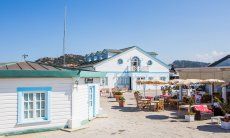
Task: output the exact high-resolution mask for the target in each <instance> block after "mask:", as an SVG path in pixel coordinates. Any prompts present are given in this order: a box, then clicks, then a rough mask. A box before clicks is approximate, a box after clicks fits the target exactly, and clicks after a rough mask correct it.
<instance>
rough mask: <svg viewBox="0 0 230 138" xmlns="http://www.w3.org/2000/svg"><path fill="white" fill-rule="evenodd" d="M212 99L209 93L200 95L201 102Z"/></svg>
mask: <svg viewBox="0 0 230 138" xmlns="http://www.w3.org/2000/svg"><path fill="white" fill-rule="evenodd" d="M211 101H212V96H211V95H209V94H204V95H203V96H202V97H201V102H202V103H210V102H211Z"/></svg>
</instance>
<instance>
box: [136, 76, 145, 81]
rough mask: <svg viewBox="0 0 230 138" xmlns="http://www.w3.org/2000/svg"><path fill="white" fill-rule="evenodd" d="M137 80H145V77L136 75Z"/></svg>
mask: <svg viewBox="0 0 230 138" xmlns="http://www.w3.org/2000/svg"><path fill="white" fill-rule="evenodd" d="M137 80H145V77H137Z"/></svg>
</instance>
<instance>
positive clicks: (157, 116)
mask: <svg viewBox="0 0 230 138" xmlns="http://www.w3.org/2000/svg"><path fill="white" fill-rule="evenodd" d="M146 118H148V119H152V120H165V119H168V118H169V117H168V116H166V115H148V116H146Z"/></svg>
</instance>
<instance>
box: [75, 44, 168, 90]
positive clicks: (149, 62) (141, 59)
mask: <svg viewBox="0 0 230 138" xmlns="http://www.w3.org/2000/svg"><path fill="white" fill-rule="evenodd" d="M156 56H157V54H156V53H155V52H146V51H144V50H142V49H141V48H139V47H137V46H133V47H128V48H124V49H119V50H114V49H104V50H103V51H101V52H96V53H91V54H89V55H86V56H85V60H86V63H85V64H84V65H81V66H80V67H79V68H81V69H87V70H95V71H100V72H105V73H106V74H107V75H106V77H105V78H104V79H102V81H101V85H102V86H103V87H107V88H114V87H119V88H124V87H125V88H128V89H129V90H142V89H143V87H142V86H139V85H137V84H136V81H137V80H163V81H168V80H169V67H168V65H166V64H165V63H163V62H162V61H160V60H159V59H157V58H156ZM153 88H155V87H154V86H147V89H153Z"/></svg>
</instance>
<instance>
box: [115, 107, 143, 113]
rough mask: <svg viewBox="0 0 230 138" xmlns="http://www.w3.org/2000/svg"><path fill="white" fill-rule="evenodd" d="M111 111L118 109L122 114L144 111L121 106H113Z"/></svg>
mask: <svg viewBox="0 0 230 138" xmlns="http://www.w3.org/2000/svg"><path fill="white" fill-rule="evenodd" d="M111 109H116V110H119V111H122V112H139V111H142V110H140V109H138V108H137V107H120V106H112V107H111Z"/></svg>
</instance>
